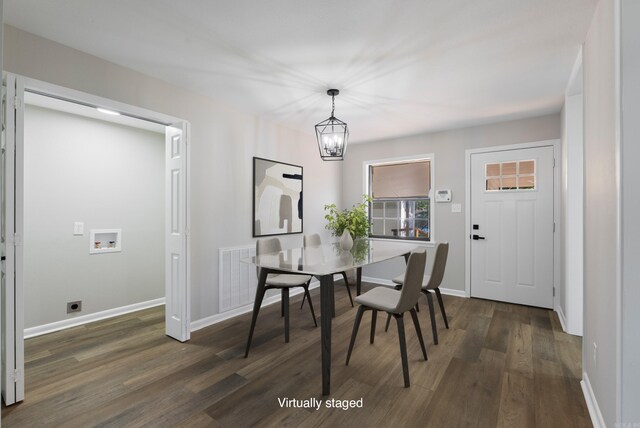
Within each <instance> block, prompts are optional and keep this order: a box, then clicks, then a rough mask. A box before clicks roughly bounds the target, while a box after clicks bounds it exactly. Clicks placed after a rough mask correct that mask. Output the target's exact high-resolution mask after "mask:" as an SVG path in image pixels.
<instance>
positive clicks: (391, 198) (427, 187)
mask: <svg viewBox="0 0 640 428" xmlns="http://www.w3.org/2000/svg"><path fill="white" fill-rule="evenodd" d="M368 175H369V195H370V196H371V198H372V202H371V204H370V207H369V219H370V220H371V225H372V227H371V236H372V237H378V238H396V239H420V240H426V241H430V240H431V235H432V233H433V231H432V229H431V227H432V222H431V198H430V194H431V159H417V160H407V161H402V162H394V163H389V162H387V163H372V164H369V165H368Z"/></svg>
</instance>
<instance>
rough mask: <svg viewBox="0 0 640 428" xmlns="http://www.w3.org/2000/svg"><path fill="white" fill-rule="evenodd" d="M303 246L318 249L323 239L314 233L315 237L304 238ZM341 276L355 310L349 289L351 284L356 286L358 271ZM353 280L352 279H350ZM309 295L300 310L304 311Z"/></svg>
mask: <svg viewBox="0 0 640 428" xmlns="http://www.w3.org/2000/svg"><path fill="white" fill-rule="evenodd" d="M302 245H303V246H304V247H305V248H307V247H317V246H320V245H322V239H321V238H320V235H318V234H317V233H314V234H313V235H304V236H303V237H302ZM336 273H337V272H336ZM340 274H341V275H342V278H343V279H344V285H346V286H347V293H349V301H350V302H351V307H352V308H353V298H352V297H351V289H350V288H349V282H351V283H353V285H355V281H356V270H355V269H349V270H347V271H345V272H340ZM349 278H351V279H349ZM306 297H307V295H306V294H305V295H304V297H303V298H302V304H301V305H300V309H302V307H303V306H304V301H305V299H306Z"/></svg>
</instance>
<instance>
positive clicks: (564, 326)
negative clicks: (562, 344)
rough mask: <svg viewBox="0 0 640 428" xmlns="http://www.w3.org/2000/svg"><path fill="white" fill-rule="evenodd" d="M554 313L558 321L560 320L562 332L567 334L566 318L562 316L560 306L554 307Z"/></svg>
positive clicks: (562, 312)
mask: <svg viewBox="0 0 640 428" xmlns="http://www.w3.org/2000/svg"><path fill="white" fill-rule="evenodd" d="M556 313H557V314H558V319H559V320H560V325H561V326H562V331H564V332H565V333H569V332H568V331H567V318H566V317H565V316H564V311H563V310H562V306H560V305H558V306H557V307H556Z"/></svg>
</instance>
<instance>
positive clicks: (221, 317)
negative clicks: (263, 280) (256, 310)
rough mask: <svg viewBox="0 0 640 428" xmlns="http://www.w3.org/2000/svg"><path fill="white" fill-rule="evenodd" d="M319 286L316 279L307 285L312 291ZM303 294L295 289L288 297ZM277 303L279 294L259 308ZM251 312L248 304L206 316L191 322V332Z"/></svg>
mask: <svg viewBox="0 0 640 428" xmlns="http://www.w3.org/2000/svg"><path fill="white" fill-rule="evenodd" d="M319 286H320V281H318V280H317V279H314V280H313V281H311V284H309V289H310V290H313V289H314V288H318V287H319ZM303 292H304V290H303V289H302V288H300V287H296V288H295V289H293V290H291V292H290V296H297V295H298V294H302V293H303ZM279 301H280V294H277V295H275V296H271V297H267V298H266V299H264V300H263V301H262V305H261V306H260V307H261V308H264V307H265V306H269V305H273V304H274V303H278V302H279ZM252 310H253V303H250V304H247V305H244V306H240V307H238V308H235V309H231V310H229V311H226V312H222V313H220V314H215V315H211V316H208V317H206V318H201V319H199V320H196V321H192V322H191V331H197V330H200V329H203V328H205V327H209V326H210V325H214V324H217V323H219V322H222V321H226V320H228V319H230V318H233V317H237V316H238V315H242V314H246V313H247V312H251V311H252Z"/></svg>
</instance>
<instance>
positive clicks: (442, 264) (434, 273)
mask: <svg viewBox="0 0 640 428" xmlns="http://www.w3.org/2000/svg"><path fill="white" fill-rule="evenodd" d="M448 254H449V243H448V242H441V243H439V244H438V245H437V246H436V256H435V258H434V259H433V267H432V268H431V277H430V278H429V283H428V284H427V285H426V287H425V288H427V289H430V290H433V289H435V288H438V287H440V284H441V283H442V278H443V277H444V270H445V268H446V267H447V255H448Z"/></svg>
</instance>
